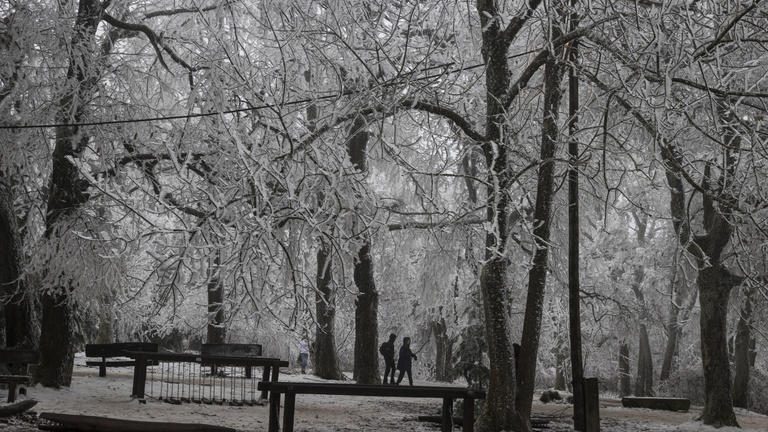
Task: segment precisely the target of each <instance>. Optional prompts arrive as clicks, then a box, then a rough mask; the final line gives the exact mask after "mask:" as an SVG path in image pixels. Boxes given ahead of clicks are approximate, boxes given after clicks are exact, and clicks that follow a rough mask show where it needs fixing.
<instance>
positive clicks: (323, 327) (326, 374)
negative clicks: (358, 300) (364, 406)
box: [314, 239, 344, 380]
mask: <svg viewBox="0 0 768 432" xmlns="http://www.w3.org/2000/svg"><path fill="white" fill-rule="evenodd" d="M331 254H332V250H331V245H330V244H328V242H327V241H325V240H324V239H321V240H320V247H319V248H318V249H317V279H316V283H317V291H316V293H315V312H316V315H317V329H316V332H315V355H314V359H315V360H314V364H315V368H314V370H315V375H317V376H319V377H320V378H324V379H332V380H343V379H344V375H343V374H342V373H341V368H340V367H339V356H338V355H337V353H336V337H335V332H336V330H335V328H336V295H335V292H334V288H333V256H332V255H331Z"/></svg>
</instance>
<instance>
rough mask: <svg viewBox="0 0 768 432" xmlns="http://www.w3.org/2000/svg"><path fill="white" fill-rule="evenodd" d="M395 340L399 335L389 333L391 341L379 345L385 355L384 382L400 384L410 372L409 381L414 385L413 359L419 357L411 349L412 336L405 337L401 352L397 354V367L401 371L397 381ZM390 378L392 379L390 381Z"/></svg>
mask: <svg viewBox="0 0 768 432" xmlns="http://www.w3.org/2000/svg"><path fill="white" fill-rule="evenodd" d="M395 340H397V335H396V334H394V333H392V334H390V335H389V341H388V342H384V343H383V344H381V346H380V347H379V352H380V353H381V355H382V356H383V357H384V365H385V368H384V384H395V385H399V384H400V382H401V381H402V380H403V376H404V375H405V374H408V383H410V385H413V374H412V372H411V368H412V366H413V364H412V359H413V360H418V358H417V357H416V354H414V353H413V352H412V351H411V338H409V337H405V338H403V345H402V346H401V347H400V353H399V355H398V356H397V369H398V370H399V371H400V375H399V376H398V377H397V382H395ZM390 374H391V376H390ZM390 378H391V380H390ZM388 380H390V381H389V382H388Z"/></svg>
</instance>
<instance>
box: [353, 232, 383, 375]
mask: <svg viewBox="0 0 768 432" xmlns="http://www.w3.org/2000/svg"><path fill="white" fill-rule="evenodd" d="M354 276H355V285H357V289H358V291H359V294H358V295H357V300H356V301H355V366H354V373H353V374H354V379H355V380H356V381H357V383H358V384H380V383H381V376H379V356H378V348H379V347H378V340H379V330H378V328H379V323H378V308H379V293H378V292H376V284H375V283H374V280H373V260H372V259H371V243H370V241H366V242H365V243H364V244H363V246H362V247H361V248H360V250H359V251H358V252H357V259H355V270H354Z"/></svg>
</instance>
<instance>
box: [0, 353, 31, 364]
mask: <svg viewBox="0 0 768 432" xmlns="http://www.w3.org/2000/svg"><path fill="white" fill-rule="evenodd" d="M38 361H40V352H39V351H35V350H11V349H0V363H6V364H9V363H10V364H35V363H37V362H38Z"/></svg>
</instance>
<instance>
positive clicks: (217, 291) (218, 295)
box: [206, 250, 227, 344]
mask: <svg viewBox="0 0 768 432" xmlns="http://www.w3.org/2000/svg"><path fill="white" fill-rule="evenodd" d="M220 266H221V252H220V251H218V250H217V251H216V255H215V256H214V257H213V260H211V262H210V265H209V267H208V325H207V327H206V328H207V336H206V342H207V343H210V344H223V343H225V342H226V339H227V328H226V327H225V325H224V284H223V283H222V282H221V269H220Z"/></svg>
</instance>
